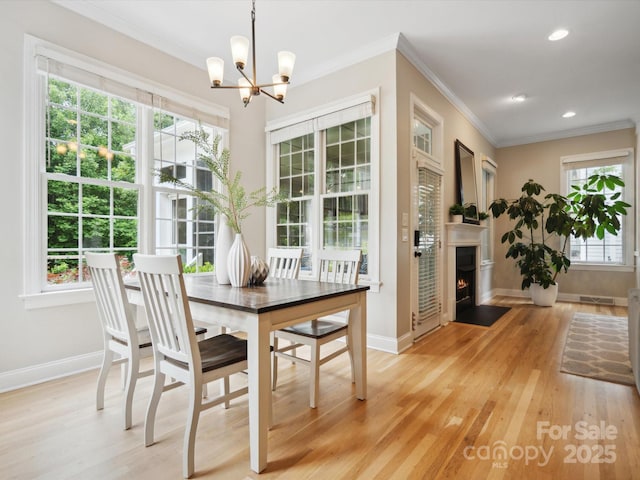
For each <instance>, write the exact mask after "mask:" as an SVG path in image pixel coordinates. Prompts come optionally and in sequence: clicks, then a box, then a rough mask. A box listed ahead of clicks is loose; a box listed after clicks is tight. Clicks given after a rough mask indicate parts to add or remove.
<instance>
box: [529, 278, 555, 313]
mask: <svg viewBox="0 0 640 480" xmlns="http://www.w3.org/2000/svg"><path fill="white" fill-rule="evenodd" d="M529 291H530V292H531V300H533V304H534V305H538V306H540V307H552V306H553V305H555V303H556V299H557V298H558V284H557V283H556V284H555V285H549V287H548V288H542V285H540V284H538V283H532V284H531V286H530V287H529Z"/></svg>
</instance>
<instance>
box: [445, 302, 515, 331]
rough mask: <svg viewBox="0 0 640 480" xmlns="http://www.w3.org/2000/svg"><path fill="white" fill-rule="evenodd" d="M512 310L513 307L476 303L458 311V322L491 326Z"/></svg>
mask: <svg viewBox="0 0 640 480" xmlns="http://www.w3.org/2000/svg"><path fill="white" fill-rule="evenodd" d="M509 310H511V307H499V306H497V305H476V306H475V307H470V308H466V309H464V310H463V311H461V312H459V313H456V322H459V323H469V324H471V325H480V326H481V327H490V326H491V325H493V324H494V323H495V321H496V320H498V319H499V318H500V317H501V316H502V315H504V314H505V313H507V312H508V311H509Z"/></svg>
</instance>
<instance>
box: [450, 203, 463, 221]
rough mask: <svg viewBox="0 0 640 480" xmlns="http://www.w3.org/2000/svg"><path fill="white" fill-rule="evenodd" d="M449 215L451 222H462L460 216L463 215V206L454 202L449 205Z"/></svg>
mask: <svg viewBox="0 0 640 480" xmlns="http://www.w3.org/2000/svg"><path fill="white" fill-rule="evenodd" d="M449 215H451V221H452V222H453V223H462V216H463V215H464V206H462V205H461V204H459V203H454V204H453V205H451V206H450V207H449Z"/></svg>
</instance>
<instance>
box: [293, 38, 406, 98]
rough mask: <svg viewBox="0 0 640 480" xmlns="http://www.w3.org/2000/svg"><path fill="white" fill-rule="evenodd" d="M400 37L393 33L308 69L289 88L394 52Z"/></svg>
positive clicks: (297, 76)
mask: <svg viewBox="0 0 640 480" xmlns="http://www.w3.org/2000/svg"><path fill="white" fill-rule="evenodd" d="M401 36H402V34H401V33H394V34H392V35H389V36H387V37H384V38H381V39H380V40H377V41H375V42H372V43H369V44H367V45H364V46H362V47H360V48H357V49H355V50H352V51H349V52H345V53H344V54H342V55H338V56H337V57H334V58H332V59H331V61H329V62H323V63H320V64H317V65H316V66H315V67H313V68H310V69H308V70H307V71H306V72H305V73H304V74H300V75H296V84H295V86H291V88H295V87H296V86H298V85H302V84H304V83H308V82H311V81H313V80H317V79H318V78H320V77H324V76H326V75H329V74H331V73H335V72H338V71H340V70H343V69H345V68H347V67H350V66H352V65H355V64H357V63H360V62H363V61H365V60H368V59H370V58H373V57H377V56H378V55H381V54H383V53H386V52H390V51H392V50H396V49H397V48H398V42H399V37H401Z"/></svg>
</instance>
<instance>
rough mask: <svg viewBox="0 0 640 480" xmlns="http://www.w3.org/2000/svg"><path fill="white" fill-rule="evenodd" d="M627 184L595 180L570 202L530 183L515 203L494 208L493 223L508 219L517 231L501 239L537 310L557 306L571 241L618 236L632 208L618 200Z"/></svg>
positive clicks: (574, 192) (504, 202)
mask: <svg viewBox="0 0 640 480" xmlns="http://www.w3.org/2000/svg"><path fill="white" fill-rule="evenodd" d="M618 186H619V187H623V186H624V182H623V181H622V180H621V179H620V178H619V177H617V176H615V175H592V176H591V177H589V178H588V180H587V181H586V183H585V184H584V185H582V186H575V185H574V186H572V192H571V193H569V194H568V195H567V196H566V197H564V196H562V195H559V194H557V193H549V194H547V195H545V197H544V198H540V197H539V196H540V195H541V192H543V191H545V189H544V187H543V186H542V185H540V184H539V183H536V182H534V181H533V180H529V181H528V182H525V184H524V185H523V186H522V195H521V196H520V197H519V198H516V199H515V200H505V199H504V198H500V199H498V200H495V201H494V202H492V203H491V206H490V209H491V213H492V214H493V217H494V218H498V217H500V216H501V215H503V214H505V213H506V214H507V215H508V216H509V218H510V219H511V220H513V221H515V222H516V223H515V225H513V227H512V228H511V229H510V230H508V231H507V232H505V233H504V235H502V238H501V242H502V243H508V244H509V248H508V250H507V253H506V255H505V258H513V259H514V260H515V261H516V265H517V266H518V268H519V269H520V274H521V276H522V289H523V290H524V289H525V288H529V289H530V290H531V298H532V300H533V303H534V304H536V305H543V306H550V305H553V304H554V303H555V301H556V298H557V295H558V283H557V282H556V278H557V277H558V274H559V273H560V272H561V271H564V272H565V273H566V272H567V271H568V269H569V267H570V266H571V260H570V259H569V258H568V257H567V256H566V255H565V252H566V249H567V247H568V246H569V239H570V238H571V237H574V238H576V239H577V238H582V239H585V240H586V239H588V238H592V237H597V238H599V239H603V238H604V235H605V232H606V233H610V234H611V235H617V234H618V232H619V231H620V216H621V215H626V213H627V208H629V207H630V206H631V205H629V204H628V203H625V202H623V201H622V200H620V191H616V188H617V187H618Z"/></svg>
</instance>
